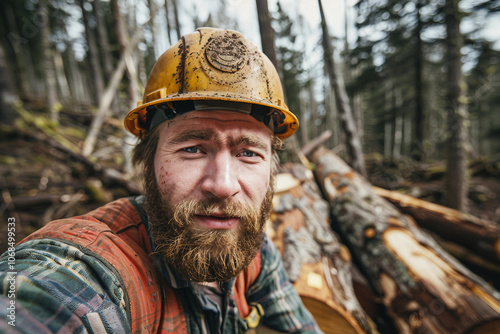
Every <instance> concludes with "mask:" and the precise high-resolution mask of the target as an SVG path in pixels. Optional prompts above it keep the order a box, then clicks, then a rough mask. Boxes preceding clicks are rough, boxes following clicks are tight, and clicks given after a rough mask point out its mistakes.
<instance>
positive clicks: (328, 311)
mask: <svg viewBox="0 0 500 334" xmlns="http://www.w3.org/2000/svg"><path fill="white" fill-rule="evenodd" d="M267 233H268V235H269V236H270V237H271V239H272V240H273V241H274V243H275V244H276V245H277V247H278V249H279V250H280V253H281V255H282V257H283V263H284V266H285V270H286V271H287V274H288V276H289V279H290V280H291V281H292V282H293V284H294V286H295V288H296V289H297V291H298V293H299V295H300V296H301V298H302V300H303V302H304V304H305V306H306V307H307V308H308V309H309V310H310V311H311V313H312V314H313V315H314V317H315V319H316V321H317V322H318V325H319V326H320V328H321V329H322V330H323V331H324V332H325V333H337V334H350V333H353V334H360V333H377V331H376V329H375V326H374V324H373V322H372V321H371V320H370V318H369V317H368V316H367V315H366V313H365V312H364V310H363V308H362V307H361V305H360V304H359V302H358V300H357V298H356V296H355V293H354V289H353V285H352V278H351V266H352V264H351V254H350V252H349V250H348V249H347V247H345V246H344V245H342V244H341V243H340V242H339V240H338V237H337V236H336V235H335V233H334V232H333V231H332V230H331V229H330V226H329V207H328V203H327V202H325V201H324V200H323V199H322V197H321V193H320V190H319V188H318V186H317V184H316V182H315V180H314V176H313V174H312V172H311V171H310V170H308V169H306V168H305V167H304V166H303V165H301V164H293V165H287V166H284V167H283V170H282V172H281V173H280V174H279V175H278V177H277V191H276V194H275V196H274V200H273V212H272V214H271V219H270V222H269V224H268V226H267Z"/></svg>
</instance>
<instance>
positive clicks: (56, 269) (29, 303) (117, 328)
mask: <svg viewBox="0 0 500 334" xmlns="http://www.w3.org/2000/svg"><path fill="white" fill-rule="evenodd" d="M8 256H9V254H8V253H4V254H3V255H2V256H1V257H0V283H1V284H0V333H11V332H12V333H30V334H32V333H56V332H57V333H101V332H103V330H104V331H105V332H107V333H129V332H131V325H130V323H131V319H127V312H126V309H127V307H128V305H126V298H125V296H124V293H123V287H122V286H121V284H120V279H119V277H116V275H115V273H114V272H112V271H111V270H110V269H109V268H108V266H107V265H106V264H105V263H103V261H102V260H101V259H99V258H97V257H95V256H92V254H89V253H88V252H85V251H84V250H82V249H80V248H77V247H75V246H73V245H70V244H67V243H64V242H63V241H59V240H50V239H41V240H30V241H26V242H24V243H21V244H20V245H18V246H17V247H16V251H15V256H16V261H15V267H14V268H13V267H11V266H10V265H9V262H8ZM156 263H157V267H158V269H159V270H160V272H161V273H162V274H163V275H164V276H165V277H166V279H167V281H168V282H169V283H170V284H171V286H172V287H173V288H174V289H176V290H177V291H178V293H179V295H180V297H181V300H182V304H183V306H184V309H185V310H186V311H187V316H186V317H187V323H188V328H187V330H188V333H193V334H194V333H220V332H222V333H241V332H244V330H245V322H244V321H243V320H242V318H241V316H240V314H239V312H238V309H237V308H236V303H235V300H234V297H233V293H232V291H233V286H234V279H233V280H231V281H229V282H225V283H224V284H223V285H222V286H221V291H222V292H223V296H222V298H223V303H222V305H227V308H226V309H225V310H220V308H219V306H218V305H217V304H216V303H214V302H213V301H212V300H210V299H209V298H207V296H205V294H203V292H202V291H201V290H200V288H199V286H198V285H197V284H194V283H193V282H189V281H186V280H184V279H183V278H182V277H181V276H179V275H178V274H177V273H176V272H175V271H174V270H173V269H172V268H170V267H169V266H168V265H167V264H165V263H164V262H163V261H162V260H160V259H156ZM261 265H262V266H261V272H260V275H259V277H258V278H257V281H256V282H255V283H254V284H253V285H252V286H251V287H250V288H249V290H248V291H247V294H246V297H247V301H248V302H249V303H252V302H256V303H259V304H260V305H261V306H262V307H263V309H264V312H265V314H264V317H263V319H262V323H263V324H264V325H265V326H268V327H270V328H272V329H275V330H277V331H282V332H291V333H318V332H321V331H320V330H319V329H318V327H317V325H316V323H315V321H314V320H313V318H312V317H311V315H310V313H309V312H308V311H307V310H306V308H305V307H304V305H303V304H302V302H301V300H300V297H299V296H298V294H297V292H296V291H295V289H294V288H293V286H292V285H291V284H290V282H289V281H288V278H287V276H286V273H285V271H284V268H283V263H282V261H281V257H280V255H279V252H278V250H277V248H276V246H275V245H274V244H273V243H272V241H270V240H269V239H268V238H267V237H265V238H264V243H263V245H262V248H261ZM12 294H14V295H12ZM12 305H14V313H13V312H12V310H13V306H12ZM13 314H14V317H13V316H12V315H13ZM9 315H10V317H9ZM221 319H222V326H221ZM13 320H14V321H13ZM13 324H14V325H15V326H12V325H13Z"/></svg>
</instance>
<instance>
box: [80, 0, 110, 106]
mask: <svg viewBox="0 0 500 334" xmlns="http://www.w3.org/2000/svg"><path fill="white" fill-rule="evenodd" d="M79 3H80V8H81V10H82V18H83V25H84V27H85V36H86V37H87V47H88V59H89V66H90V73H91V76H92V80H93V85H94V101H95V105H96V106H98V105H99V104H100V103H101V99H102V93H103V91H104V79H103V75H102V70H101V65H100V64H99V52H98V50H97V46H96V44H95V37H94V33H93V31H92V29H91V28H90V26H89V17H88V16H89V14H88V13H87V11H86V10H85V0H80V1H79Z"/></svg>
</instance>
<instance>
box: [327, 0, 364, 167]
mask: <svg viewBox="0 0 500 334" xmlns="http://www.w3.org/2000/svg"><path fill="white" fill-rule="evenodd" d="M318 5H319V10H320V14H321V28H322V30H323V49H324V51H325V57H324V58H325V66H326V68H327V70H328V76H329V79H330V85H331V86H332V89H333V91H334V93H335V102H336V104H337V109H338V112H339V114H340V119H341V124H342V128H343V130H344V133H345V136H346V144H347V147H348V150H349V154H350V155H351V158H352V165H353V167H354V169H355V170H357V171H358V172H359V173H361V174H362V175H366V169H365V161H364V158H363V148H362V147H361V141H360V139H359V136H358V134H357V132H356V123H355V122H354V118H353V115H352V111H351V106H350V104H349V97H348V96H347V93H346V90H345V85H344V81H343V79H342V75H341V73H340V71H337V70H336V68H335V60H334V54H333V46H332V43H331V40H330V34H329V32H328V26H327V24H326V19H325V13H324V11H323V5H322V3H321V0H318Z"/></svg>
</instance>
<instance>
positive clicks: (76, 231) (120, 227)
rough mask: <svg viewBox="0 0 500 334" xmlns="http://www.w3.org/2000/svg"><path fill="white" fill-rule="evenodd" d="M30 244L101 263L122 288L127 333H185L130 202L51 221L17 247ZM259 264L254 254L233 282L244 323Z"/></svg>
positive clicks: (176, 300)
mask: <svg viewBox="0 0 500 334" xmlns="http://www.w3.org/2000/svg"><path fill="white" fill-rule="evenodd" d="M34 239H56V240H57V239H58V240H63V241H64V242H66V243H68V244H72V245H74V246H76V247H78V248H80V249H82V248H83V249H82V251H83V252H85V253H87V254H90V255H92V256H94V257H96V258H98V259H100V260H102V262H104V263H105V264H106V265H107V266H108V268H109V269H110V270H112V271H113V272H114V273H115V275H116V276H117V278H118V279H119V280H120V281H121V282H122V283H123V284H122V287H123V288H124V289H125V296H126V299H127V300H128V304H127V306H126V310H127V316H128V319H129V320H130V324H131V327H132V333H168V332H176V333H187V323H186V313H185V311H184V309H183V306H182V302H181V299H180V296H179V295H178V294H177V292H176V289H174V288H173V287H172V286H170V284H169V283H168V282H167V280H166V279H165V278H163V276H162V275H161V274H159V273H157V271H156V270H155V269H154V266H153V255H152V254H151V253H152V249H151V244H150V241H149V237H148V234H147V231H146V227H145V225H144V223H143V222H142V220H141V217H140V215H139V212H138V211H137V210H136V209H135V207H134V206H133V205H132V203H131V202H130V200H128V199H126V198H123V199H119V200H116V201H113V202H111V203H108V204H106V205H104V206H102V207H100V208H98V209H96V210H94V211H91V212H89V213H88V214H86V215H83V216H78V217H73V218H67V219H61V220H56V221H53V222H51V223H49V224H47V225H46V226H44V227H43V228H41V229H40V230H38V231H36V232H35V233H33V234H31V235H30V236H28V237H27V238H25V239H24V240H23V241H22V242H24V241H28V240H34ZM260 262H261V258H260V252H259V253H258V255H257V256H256V257H255V259H254V260H253V261H252V262H251V263H250V265H249V266H248V267H247V268H246V269H245V270H244V271H242V272H241V273H240V274H239V275H238V276H237V278H236V282H235V287H234V289H235V297H236V304H237V307H238V310H239V313H240V315H241V317H242V318H244V319H245V318H247V317H248V318H251V317H250V315H253V314H254V313H255V310H254V308H255V306H250V305H248V302H247V300H246V298H245V293H246V291H248V289H249V287H250V286H251V285H252V284H253V282H255V280H256V279H257V276H258V275H259V273H260V269H261V263H260ZM257 307H259V308H260V305H257ZM258 312H259V313H260V310H259V311H258ZM251 313H252V314H251ZM249 320H251V319H247V323H249V327H253V326H252V325H251V321H249Z"/></svg>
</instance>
